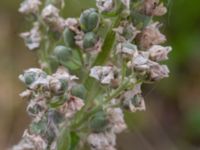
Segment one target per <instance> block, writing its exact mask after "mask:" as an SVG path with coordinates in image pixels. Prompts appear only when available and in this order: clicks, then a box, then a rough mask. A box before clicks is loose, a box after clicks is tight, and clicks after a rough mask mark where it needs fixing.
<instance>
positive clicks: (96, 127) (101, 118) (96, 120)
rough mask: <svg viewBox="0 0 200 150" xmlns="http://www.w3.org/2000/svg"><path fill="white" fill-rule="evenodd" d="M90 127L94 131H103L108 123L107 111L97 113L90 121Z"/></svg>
mask: <svg viewBox="0 0 200 150" xmlns="http://www.w3.org/2000/svg"><path fill="white" fill-rule="evenodd" d="M90 122H91V123H90V128H91V129H92V131H93V132H102V131H104V130H105V129H106V127H107V125H108V119H107V116H106V113H105V112H103V111H100V112H98V113H97V114H95V115H94V116H93V117H92V119H91V121H90Z"/></svg>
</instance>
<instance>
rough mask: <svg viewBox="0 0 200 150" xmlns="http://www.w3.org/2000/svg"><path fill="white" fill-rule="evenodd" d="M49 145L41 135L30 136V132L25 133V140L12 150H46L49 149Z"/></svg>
mask: <svg viewBox="0 0 200 150" xmlns="http://www.w3.org/2000/svg"><path fill="white" fill-rule="evenodd" d="M47 146H48V145H47V143H46V142H45V140H44V139H42V137H41V136H39V135H34V134H30V133H29V132H28V130H25V131H24V134H23V138H22V140H21V141H20V143H19V144H18V145H16V146H14V147H13V148H12V150H28V149H37V150H44V149H47Z"/></svg>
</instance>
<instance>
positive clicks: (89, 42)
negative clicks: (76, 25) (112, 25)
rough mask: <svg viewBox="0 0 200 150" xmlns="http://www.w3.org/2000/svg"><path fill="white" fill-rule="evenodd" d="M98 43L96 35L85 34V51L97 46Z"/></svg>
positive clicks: (91, 33)
mask: <svg viewBox="0 0 200 150" xmlns="http://www.w3.org/2000/svg"><path fill="white" fill-rule="evenodd" d="M96 42H97V37H96V35H95V34H94V33H93V32H88V33H86V34H85V36H84V38H83V48H85V49H87V48H91V47H93V46H95V44H96Z"/></svg>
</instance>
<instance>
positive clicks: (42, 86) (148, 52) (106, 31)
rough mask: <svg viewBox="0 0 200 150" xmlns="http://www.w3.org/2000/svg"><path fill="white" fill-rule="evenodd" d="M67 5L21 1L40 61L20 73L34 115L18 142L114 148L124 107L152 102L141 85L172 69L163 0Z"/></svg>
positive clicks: (35, 147)
mask: <svg viewBox="0 0 200 150" xmlns="http://www.w3.org/2000/svg"><path fill="white" fill-rule="evenodd" d="M64 9H65V3H64V0H44V1H42V0H24V2H23V3H21V5H20V8H19V12H20V13H22V14H24V15H25V16H26V17H27V18H29V20H31V22H32V24H33V28H32V29H31V30H30V31H28V32H25V33H21V34H20V36H21V37H22V38H23V39H24V42H25V44H26V46H27V48H28V49H29V50H31V51H35V52H36V53H38V57H39V63H40V68H30V69H27V70H25V71H24V72H23V74H21V75H20V76H19V79H20V80H21V81H22V82H23V83H24V84H25V85H26V87H27V89H26V90H25V91H24V92H22V93H21V94H20V96H21V97H22V98H23V99H25V100H27V102H28V106H27V109H26V110H27V112H28V114H29V115H30V117H31V118H32V121H31V123H30V125H29V127H28V129H26V130H25V131H24V134H23V137H22V140H21V141H20V142H19V144H18V145H15V146H14V147H13V148H12V149H13V150H28V149H30V150H75V149H82V148H87V147H90V149H91V150H115V149H116V135H117V134H119V133H121V132H123V131H124V130H126V129H127V125H126V123H125V120H124V111H131V112H136V111H143V110H145V101H144V98H143V96H142V91H141V85H142V84H143V83H153V82H155V81H159V80H161V79H163V78H165V77H168V74H169V69H168V67H167V66H166V65H163V64H162V62H163V61H165V60H167V59H168V53H169V52H170V51H171V47H170V46H163V45H161V44H163V43H164V42H166V37H165V35H163V34H162V33H161V32H160V30H159V28H160V27H161V24H160V23H159V22H158V21H154V19H155V18H157V17H159V16H162V15H164V14H166V12H167V9H166V8H165V7H164V5H163V3H160V2H159V0H96V8H89V9H87V10H84V11H83V12H82V13H81V15H80V17H79V18H67V19H66V18H64V17H62V16H60V14H61V12H63V10H64Z"/></svg>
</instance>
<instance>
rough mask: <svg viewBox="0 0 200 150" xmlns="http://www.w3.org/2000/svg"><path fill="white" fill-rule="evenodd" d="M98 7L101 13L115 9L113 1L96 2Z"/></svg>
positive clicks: (102, 0)
mask: <svg viewBox="0 0 200 150" xmlns="http://www.w3.org/2000/svg"><path fill="white" fill-rule="evenodd" d="M96 6H97V8H98V9H99V10H100V11H101V12H104V11H111V10H112V9H113V7H114V2H113V0H96Z"/></svg>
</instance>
